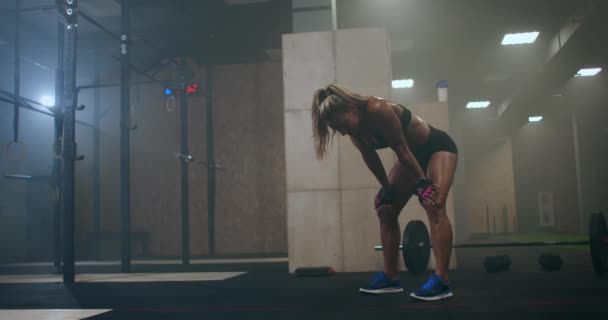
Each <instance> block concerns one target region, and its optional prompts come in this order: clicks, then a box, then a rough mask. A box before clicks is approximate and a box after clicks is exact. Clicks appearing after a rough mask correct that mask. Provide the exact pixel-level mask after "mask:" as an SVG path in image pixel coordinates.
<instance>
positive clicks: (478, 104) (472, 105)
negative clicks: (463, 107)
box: [467, 101, 490, 109]
mask: <svg viewBox="0 0 608 320" xmlns="http://www.w3.org/2000/svg"><path fill="white" fill-rule="evenodd" d="M489 105H490V101H471V102H469V103H467V109H481V108H487V107H488V106H489Z"/></svg>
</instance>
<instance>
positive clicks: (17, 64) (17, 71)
mask: <svg viewBox="0 0 608 320" xmlns="http://www.w3.org/2000/svg"><path fill="white" fill-rule="evenodd" d="M15 2H16V4H15V5H16V7H17V10H15V70H14V78H15V79H14V80H15V99H14V100H15V101H14V108H13V109H14V116H13V141H15V142H17V141H18V140H19V103H20V102H21V92H20V90H21V83H20V78H19V76H20V73H21V70H20V69H21V68H20V60H21V48H20V47H21V44H20V36H19V34H20V33H21V32H20V31H21V1H20V0H15Z"/></svg>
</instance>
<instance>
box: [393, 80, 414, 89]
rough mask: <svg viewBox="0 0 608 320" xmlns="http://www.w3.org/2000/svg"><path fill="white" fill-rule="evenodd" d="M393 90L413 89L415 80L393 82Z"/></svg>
mask: <svg viewBox="0 0 608 320" xmlns="http://www.w3.org/2000/svg"><path fill="white" fill-rule="evenodd" d="M392 86H393V89H400V88H411V87H413V86H414V79H401V80H393V83H392Z"/></svg>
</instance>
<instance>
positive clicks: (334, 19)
mask: <svg viewBox="0 0 608 320" xmlns="http://www.w3.org/2000/svg"><path fill="white" fill-rule="evenodd" d="M337 11H338V8H337V7H336V0H331V26H332V30H334V31H336V30H338V12H337Z"/></svg>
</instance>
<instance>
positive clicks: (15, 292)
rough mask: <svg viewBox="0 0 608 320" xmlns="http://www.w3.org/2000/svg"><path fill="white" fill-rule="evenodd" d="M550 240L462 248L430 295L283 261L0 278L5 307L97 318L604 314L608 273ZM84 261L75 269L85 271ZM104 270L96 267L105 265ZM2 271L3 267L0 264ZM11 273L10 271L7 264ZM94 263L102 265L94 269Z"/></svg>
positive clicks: (413, 283) (406, 278) (415, 281)
mask: <svg viewBox="0 0 608 320" xmlns="http://www.w3.org/2000/svg"><path fill="white" fill-rule="evenodd" d="M548 249H549V248H543V249H540V248H526V249H523V250H522V249H521V248H517V249H508V248H507V249H503V250H500V251H496V250H494V251H492V250H487V249H479V250H470V249H461V250H460V251H459V252H458V255H457V256H458V262H459V265H460V267H459V269H458V270H455V271H452V272H451V273H450V278H451V282H452V284H453V290H454V293H455V296H454V297H453V298H450V299H447V300H443V301H437V302H430V303H429V302H417V301H413V300H411V299H410V298H409V297H408V294H409V292H410V291H412V290H414V289H416V288H417V287H418V286H420V285H421V284H422V283H423V282H424V281H425V280H426V277H427V276H428V274H425V275H418V276H413V275H410V274H408V273H402V274H401V279H402V285H403V286H404V288H405V292H404V293H403V294H397V295H383V296H369V295H360V294H359V293H358V288H359V286H362V285H364V284H366V283H367V282H368V281H369V280H370V279H371V278H372V277H373V273H369V272H367V273H338V274H337V275H335V276H333V277H327V278H296V277H293V276H291V275H289V274H288V273H287V264H286V263H268V264H255V265H254V264H251V265H215V266H209V265H204V266H200V265H198V266H187V267H177V268H176V267H170V266H142V267H141V270H134V272H145V271H154V272H162V271H167V272H179V271H248V273H246V274H244V275H241V276H238V277H235V278H231V279H227V280H223V281H206V282H163V283H77V284H75V285H73V286H70V287H65V286H63V285H62V284H0V308H2V309H47V308H48V309H50V308H53V309H71V308H79V309H83V308H84V309H88V308H91V309H93V308H95V309H104V308H107V309H113V311H112V312H109V313H106V314H103V315H100V316H96V317H94V319H269V318H271V319H315V320H318V319H422V318H424V319H486V320H487V319H488V318H490V319H492V320H494V319H511V320H512V319H516V320H521V319H572V318H574V317H578V319H588V318H590V317H598V316H599V317H604V316H605V315H606V311H605V309H606V306H607V305H608V277H604V278H598V277H596V276H595V275H594V274H593V272H592V269H591V263H590V258H589V254H588V253H586V252H584V251H578V250H571V249H558V248H555V249H554V250H548ZM548 251H551V252H558V253H560V254H561V255H562V257H563V258H564V266H563V268H562V270H561V271H559V272H547V271H543V270H542V269H541V268H540V266H539V265H538V262H537V258H538V255H539V254H540V253H541V252H548ZM492 254H510V255H511V256H512V258H513V265H512V267H511V270H510V271H507V272H503V273H487V272H486V271H485V270H484V269H483V266H482V263H483V258H484V257H485V256H486V255H492ZM87 268H90V269H95V267H81V268H80V269H81V272H82V271H84V272H92V271H95V270H86V269H87ZM102 269H103V268H102ZM1 271H2V270H1V269H0V272H1ZM13 271H14V270H13ZM97 271H99V270H97Z"/></svg>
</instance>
